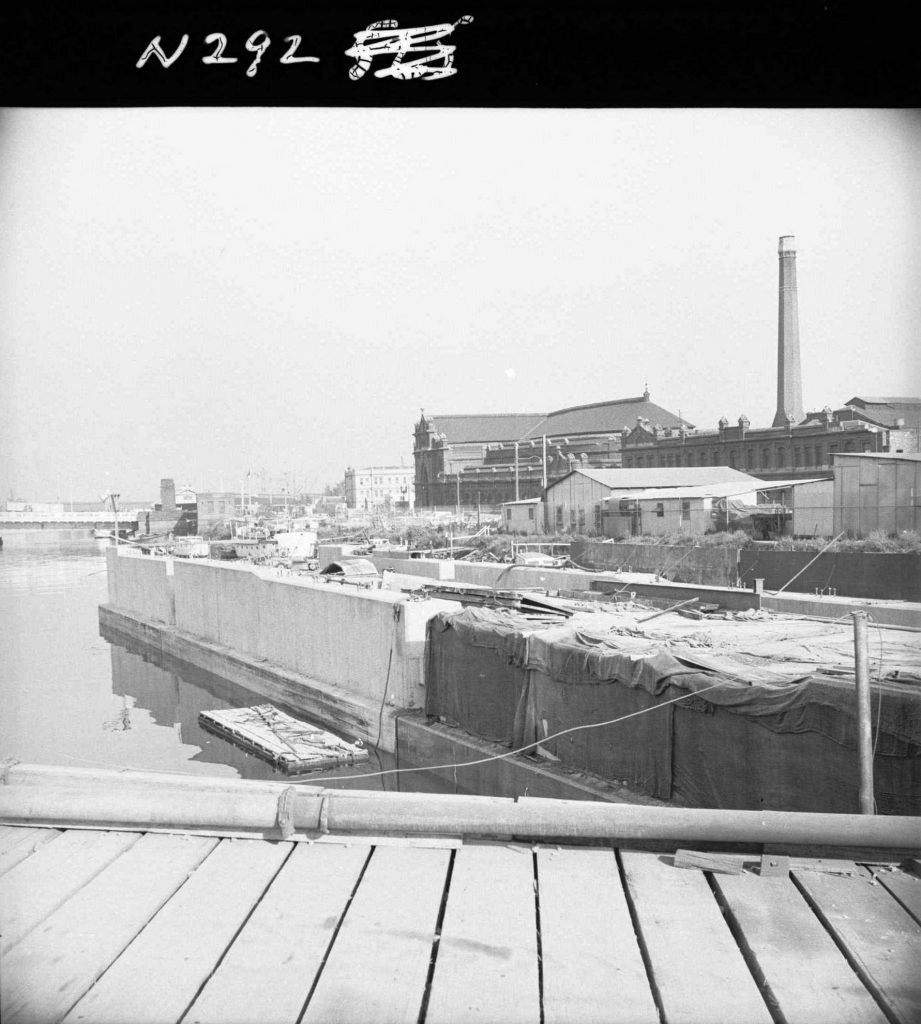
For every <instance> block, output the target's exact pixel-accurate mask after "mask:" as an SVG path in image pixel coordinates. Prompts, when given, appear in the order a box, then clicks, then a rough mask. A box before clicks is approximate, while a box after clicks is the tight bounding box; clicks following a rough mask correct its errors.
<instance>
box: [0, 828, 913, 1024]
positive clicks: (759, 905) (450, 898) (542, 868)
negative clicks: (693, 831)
mask: <svg viewBox="0 0 921 1024" xmlns="http://www.w3.org/2000/svg"><path fill="white" fill-rule="evenodd" d="M675 861H676V856H675V855H674V854H663V853H656V852H648V851H640V850H635V849H627V848H614V847H612V846H610V845H609V846H602V845H598V846H577V845H565V844H559V845H558V844H546V843H523V842H503V841H492V842H486V841H474V840H469V839H468V840H467V841H464V840H461V839H453V840H452V839H444V838H442V839H437V838H418V837H416V838H406V837H404V838H398V837H378V838H374V837H367V836H366V837H361V836H333V835H322V836H318V837H316V838H311V839H305V838H304V837H303V836H292V837H289V838H280V839H266V838H262V837H258V836H256V837H252V838H231V837H229V836H224V837H221V836H219V835H203V834H193V833H192V832H189V831H185V832H182V831H179V830H173V831H172V832H159V831H151V830H148V829H144V828H122V829H114V828H72V827H68V826H66V825H65V826H61V827H35V826H31V825H27V824H24V825H3V826H0V930H2V946H0V957H2V963H0V968H2V969H0V1003H2V1009H0V1017H2V1020H3V1022H4V1024H24V1022H28V1024H36V1022H57V1021H66V1022H67V1024H79V1022H83V1024H101V1022H109V1021H111V1022H119V1024H125V1022H132V1024H133V1022H140V1021H149V1022H152V1024H153V1022H156V1024H160V1022H180V1021H181V1022H183V1024H206V1022H207V1024H211V1022H213V1024H231V1022H246V1021H253V1022H259V1024H274V1022H277V1024H282V1022H288V1024H297V1022H298V1021H304V1022H305V1024H310V1022H322V1024H328V1022H332V1021H344V1022H351V1021H357V1020H361V1021H362V1022H373V1021H381V1022H395V1021H407V1022H412V1024H415V1022H417V1021H419V1022H426V1024H440V1022H450V1024H458V1022H465V1021H502V1022H509V1024H511V1022H516V1021H520V1022H522V1024H525V1022H527V1024H539V1022H541V1021H545V1022H547V1024H549V1022H551V1021H553V1022H563V1021H572V1022H580V1024H581V1022H587V1021H605V1022H609V1024H610V1022H618V1021H621V1022H628V1024H641V1022H649V1024H659V1022H665V1024H681V1022H687V1024H700V1022H708V1024H720V1022H726V1024H739V1022H742V1021H744V1022H762V1021H763V1022H765V1024H770V1022H772V1021H778V1020H782V1021H787V1022H789V1024H794V1022H804V1024H819V1022H829V1024H831V1022H834V1024H848V1022H853V1024H871V1022H878V1024H885V1022H887V1021H889V1022H893V1021H894V1022H901V1024H915V1022H917V1021H919V1020H921V972H919V970H918V965H919V964H921V877H919V876H918V875H917V874H915V873H914V871H913V870H912V869H911V867H910V864H911V862H910V861H905V862H904V863H905V866H904V867H900V866H899V861H898V858H896V859H894V860H893V861H892V862H890V863H885V864H883V863H877V862H874V863H869V862H864V863H862V862H860V861H848V860H841V859H836V860H835V861H833V862H821V861H809V860H807V859H804V858H797V859H793V860H791V861H790V865H789V871H787V872H782V873H780V874H777V875H768V874H765V875H761V874H760V873H759V861H758V858H751V859H749V860H745V861H744V866H740V865H739V864H736V865H735V866H734V867H733V866H732V864H731V862H730V861H727V862H726V863H729V864H730V871H731V872H733V873H727V871H724V870H723V869H722V868H721V862H720V859H719V857H717V856H715V855H714V856H712V857H709V858H708V857H706V856H702V857H698V858H696V859H695V858H694V857H690V858H685V859H684V862H686V863H690V864H691V865H692V866H691V867H687V868H685V867H680V866H676V863H675ZM678 861H679V864H680V863H682V859H681V858H680V857H679V858H678ZM696 865H703V866H696ZM707 865H709V867H707Z"/></svg>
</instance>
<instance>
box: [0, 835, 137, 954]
mask: <svg viewBox="0 0 921 1024" xmlns="http://www.w3.org/2000/svg"><path fill="white" fill-rule="evenodd" d="M139 838H140V834H139V833H137V832H97V831H94V830H89V829H87V830H83V829H73V830H70V831H68V832H65V833H64V834H63V835H62V836H61V837H60V839H58V840H57V841H56V842H54V843H45V844H44V845H43V846H42V847H40V849H38V850H36V852H35V853H34V854H33V855H32V856H31V857H28V858H26V860H24V861H21V862H20V863H19V864H17V865H16V867H14V868H12V869H11V870H9V871H7V873H6V874H5V875H3V876H2V877H0V933H2V938H0V953H6V952H8V951H9V950H10V949H11V948H12V947H13V946H14V945H15V944H16V943H17V942H19V941H20V939H22V938H23V937H24V936H25V935H27V934H28V933H29V932H30V931H31V930H32V929H33V928H34V927H36V925H38V924H40V923H41V922H42V921H44V919H45V918H46V917H48V915H49V914H52V913H53V912H54V911H55V910H57V908H58V907H59V906H61V904H62V903H64V902H65V900H67V899H69V898H70V897H71V896H73V894H74V893H75V892H77V891H78V890H80V889H82V888H83V886H84V885H86V884H87V883H88V882H89V881H91V880H92V879H93V878H94V877H95V876H96V875H98V874H99V872H100V871H102V870H103V868H105V867H106V865H108V864H110V863H111V862H112V861H113V860H115V858H116V857H118V856H119V855H120V854H121V853H124V851H125V850H127V849H128V848H129V847H130V846H133V845H134V844H135V843H136V842H137V841H138V839H139Z"/></svg>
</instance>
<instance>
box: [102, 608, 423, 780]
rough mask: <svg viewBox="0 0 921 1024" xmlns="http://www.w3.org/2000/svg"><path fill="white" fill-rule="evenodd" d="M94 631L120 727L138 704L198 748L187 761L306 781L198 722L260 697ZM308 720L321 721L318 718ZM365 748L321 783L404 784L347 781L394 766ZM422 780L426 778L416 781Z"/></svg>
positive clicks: (111, 633)
mask: <svg viewBox="0 0 921 1024" xmlns="http://www.w3.org/2000/svg"><path fill="white" fill-rule="evenodd" d="M100 633H101V634H102V636H103V637H104V638H105V639H106V640H107V641H108V642H109V644H110V651H111V656H112V692H113V693H114V694H116V695H118V696H121V697H122V698H123V701H124V706H125V709H126V710H125V712H124V715H125V717H126V726H125V727H126V728H131V726H132V723H131V715H132V712H133V711H136V710H137V709H141V710H143V711H146V712H148V713H149V715H150V717H151V719H152V721H153V722H154V723H155V724H156V725H158V726H160V727H162V728H168V729H174V730H175V731H176V735H177V739H178V740H179V742H180V743H183V744H186V745H189V746H192V747H197V748H198V752H197V753H196V754H194V755H192V757H191V758H190V759H189V760H191V761H197V762H206V763H213V764H224V765H229V766H230V767H232V768H234V769H235V770H236V771H237V772H238V773H239V774H240V775H241V776H243V777H244V778H248V779H274V780H275V781H284V780H286V779H301V780H303V781H305V782H308V783H309V781H310V774H309V773H308V774H305V775H299V776H298V775H288V774H285V773H283V772H278V771H276V770H275V769H274V768H273V767H272V766H271V765H270V764H268V763H267V762H265V761H263V760H261V759H260V758H258V757H256V756H255V755H253V754H249V753H248V752H247V751H245V750H242V749H240V748H239V747H236V746H234V744H232V743H230V742H228V741H227V740H224V739H222V738H221V737H219V736H215V735H214V734H213V733H210V732H208V731H207V730H206V729H203V728H202V726H201V725H200V724H199V721H198V715H199V712H200V711H216V710H221V709H224V708H239V707H248V706H251V705H253V704H260V703H265V701H266V698H265V697H261V696H260V695H259V694H256V693H253V692H252V691H251V690H248V689H246V688H245V687H242V686H239V685H238V684H236V683H232V682H229V681H228V680H226V679H222V678H220V677H219V676H215V675H213V674H211V673H210V672H206V671H205V670H204V669H199V668H196V667H194V666H192V665H189V664H187V663H186V662H180V661H177V660H176V659H175V658H172V657H171V656H170V655H168V654H166V653H164V652H163V651H160V650H158V649H157V648H154V647H150V646H148V645H146V644H141V643H139V642H138V641H136V640H134V639H133V638H130V637H128V636H126V635H125V634H123V633H120V632H118V631H117V630H114V629H112V628H110V627H108V626H100ZM273 703H274V704H275V706H276V707H277V708H279V709H280V710H281V711H286V712H287V713H288V714H291V715H294V716H295V717H296V718H300V719H302V720H308V719H307V718H306V716H305V715H304V713H303V711H301V710H299V709H297V708H292V707H288V706H286V705H285V704H282V703H280V702H278V701H274V702H273ZM313 724H314V725H319V726H320V727H321V728H322V727H323V723H322V722H313ZM116 727H118V726H117V725H116ZM370 753H371V758H370V761H368V762H366V763H365V764H362V765H358V766H355V767H352V768H339V769H336V770H335V771H334V772H329V771H323V772H321V773H319V774H321V775H322V776H323V778H324V779H327V778H328V777H329V776H330V775H333V776H335V780H334V781H327V782H324V783H323V785H325V786H327V785H328V786H348V787H350V788H357V789H387V790H396V789H400V788H404V789H405V788H407V787H406V785H405V784H403V783H401V781H400V777H399V776H396V775H385V776H383V777H381V778H379V779H377V778H375V779H355V780H354V781H349V776H351V775H365V774H367V773H368V772H374V771H381V770H384V769H389V768H393V767H396V765H395V761H394V759H393V757H391V756H390V755H388V754H384V753H379V752H378V751H376V750H374V749H373V748H372V750H371V751H370ZM420 774H421V773H420ZM422 785H423V786H425V785H426V784H425V783H424V782H422Z"/></svg>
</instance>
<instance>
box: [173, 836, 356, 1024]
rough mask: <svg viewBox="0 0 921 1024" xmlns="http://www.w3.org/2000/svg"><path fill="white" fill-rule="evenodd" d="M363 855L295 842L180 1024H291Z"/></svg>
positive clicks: (353, 850)
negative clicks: (230, 1023)
mask: <svg viewBox="0 0 921 1024" xmlns="http://www.w3.org/2000/svg"><path fill="white" fill-rule="evenodd" d="M369 852H370V847H368V846H360V845H354V846H353V845H350V846H344V845H341V844H340V845H338V846H333V845H326V844H319V843H318V844H315V845H314V844H310V845H308V844H306V843H298V844H296V847H295V850H294V852H293V853H292V854H291V856H290V857H289V858H288V860H287V861H286V862H285V864H284V866H283V867H282V869H281V871H280V872H279V873H278V875H277V877H276V878H275V881H274V882H273V883H272V885H271V886H270V888H269V890H268V892H267V893H266V894H265V896H264V897H263V898H262V900H261V902H260V903H259V905H258V906H257V907H256V909H255V910H254V911H253V914H252V916H251V917H250V919H249V920H248V921H247V922H246V925H245V926H244V928H243V930H242V931H241V932H240V934H239V935H238V936H237V938H236V940H235V941H234V943H233V945H232V946H231V947H230V949H229V950H228V951H227V955H226V956H225V957H224V959H223V960H222V961H221V964H220V966H219V967H218V968H217V970H216V971H215V972H214V974H213V975H212V976H211V978H210V979H209V981H208V982H207V984H206V985H205V987H204V988H203V989H202V991H201V994H200V995H199V996H198V998H197V999H196V1000H195V1002H194V1003H193V1004H192V1007H191V1008H190V1010H189V1012H188V1014H187V1015H186V1016H185V1017H184V1018H183V1024H227V1022H228V1021H233V1020H240V1021H259V1024H296V1021H297V1020H298V1017H299V1016H300V1013H301V1011H302V1010H303V1008H304V1003H305V1002H306V1000H307V994H308V993H309V992H310V987H311V985H312V984H313V980H314V978H315V977H316V974H317V971H318V970H319V969H320V965H321V964H322V963H323V958H324V956H325V955H326V950H327V948H328V946H329V942H330V939H331V938H332V936H333V933H334V931H335V929H336V927H337V925H338V924H339V921H340V920H341V918H342V914H343V913H344V911H345V908H346V906H347V904H348V901H349V897H350V896H351V894H352V891H353V889H354V888H355V884H356V882H357V881H358V878H359V876H360V874H361V869H362V868H363V867H364V864H365V861H366V860H367V858H368V854H369Z"/></svg>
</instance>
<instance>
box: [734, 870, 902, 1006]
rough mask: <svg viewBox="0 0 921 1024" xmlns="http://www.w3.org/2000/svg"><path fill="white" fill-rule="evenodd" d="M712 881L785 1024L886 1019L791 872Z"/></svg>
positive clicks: (745, 875)
mask: <svg viewBox="0 0 921 1024" xmlns="http://www.w3.org/2000/svg"><path fill="white" fill-rule="evenodd" d="M714 881H715V882H716V885H717V886H718V888H719V890H720V892H721V894H722V896H723V899H724V900H725V901H726V905H727V906H728V908H729V911H730V912H731V914H732V915H733V917H734V918H735V920H736V921H737V922H738V926H739V929H740V930H741V933H742V936H743V939H744V942H745V944H746V945H747V946H748V948H749V949H750V950H751V955H752V956H753V957H754V960H755V961H756V963H757V965H758V969H759V970H760V972H761V973H762V974H763V976H764V980H765V982H766V984H767V986H768V989H769V990H770V992H771V994H772V996H773V998H774V1000H775V1001H776V1004H777V1006H778V1007H779V1008H780V1012H781V1014H782V1015H783V1019H784V1020H785V1021H786V1022H787V1024H886V1017H885V1014H883V1012H882V1010H880V1008H879V1006H878V1005H877V1003H876V1000H875V999H874V998H873V996H872V995H871V994H870V993H869V992H868V991H867V989H866V988H865V987H864V985H863V984H862V983H861V981H860V979H859V978H858V977H857V975H856V974H855V973H854V971H853V970H852V968H851V966H850V964H848V962H847V961H846V960H845V958H844V956H843V955H842V954H841V951H840V950H839V949H838V947H837V946H836V945H835V943H834V941H833V940H832V938H831V936H830V935H829V934H828V932H827V931H826V930H825V928H824V927H823V926H822V923H821V921H819V919H818V918H817V917H816V916H815V914H814V913H813V911H812V909H811V908H810V906H809V904H808V903H807V902H806V900H805V899H804V898H803V895H802V893H801V892H800V891H799V890H798V889H797V888H796V886H795V885H794V883H793V882H792V881H791V880H790V879H789V878H787V877H777V878H761V877H759V876H757V875H753V874H744V875H738V876H735V877H731V878H727V877H726V876H725V875H720V876H714Z"/></svg>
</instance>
